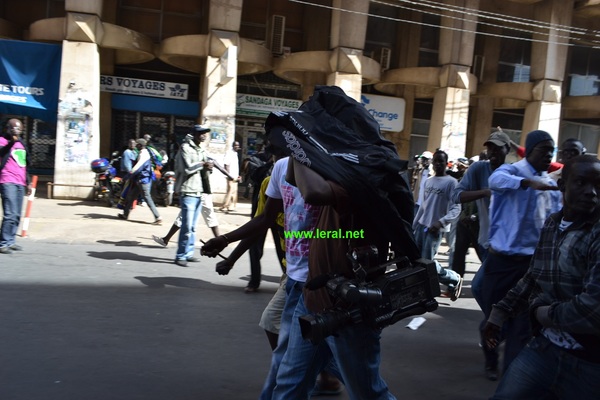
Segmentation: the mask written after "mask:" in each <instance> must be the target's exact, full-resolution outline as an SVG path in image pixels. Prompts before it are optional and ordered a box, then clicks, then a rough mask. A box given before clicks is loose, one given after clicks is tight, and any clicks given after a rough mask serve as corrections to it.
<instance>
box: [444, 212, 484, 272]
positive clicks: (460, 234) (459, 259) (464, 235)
mask: <svg viewBox="0 0 600 400" xmlns="http://www.w3.org/2000/svg"><path fill="white" fill-rule="evenodd" d="M478 236H479V223H478V222H477V221H467V222H464V221H458V222H457V223H456V240H455V241H454V257H453V259H452V265H451V267H452V270H453V271H454V272H456V273H458V274H459V275H460V276H463V277H464V276H465V270H466V259H467V251H468V250H469V247H473V248H474V249H475V252H476V253H477V257H479V261H483V260H482V255H481V253H480V251H479V245H478V244H477V239H478Z"/></svg>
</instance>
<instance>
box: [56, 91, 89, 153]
mask: <svg viewBox="0 0 600 400" xmlns="http://www.w3.org/2000/svg"><path fill="white" fill-rule="evenodd" d="M86 97H87V95H86V93H85V92H84V91H83V90H81V89H80V88H78V87H77V85H76V84H75V83H74V82H71V83H70V84H69V87H68V88H67V92H66V95H65V97H64V99H60V100H59V105H58V118H59V121H60V122H61V124H59V127H60V126H63V127H64V129H63V132H62V134H63V135H64V156H63V160H64V161H65V162H66V163H73V164H86V165H87V164H89V163H90V161H91V160H90V159H89V154H90V149H89V147H90V144H91V139H92V134H93V132H92V112H93V106H92V103H91V102H90V101H89V100H86Z"/></svg>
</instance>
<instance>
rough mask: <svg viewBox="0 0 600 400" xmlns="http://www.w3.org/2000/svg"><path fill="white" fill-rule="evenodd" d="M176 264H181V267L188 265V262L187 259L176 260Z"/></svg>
mask: <svg viewBox="0 0 600 400" xmlns="http://www.w3.org/2000/svg"><path fill="white" fill-rule="evenodd" d="M175 264H177V265H179V266H180V267H187V264H188V262H187V261H186V260H175Z"/></svg>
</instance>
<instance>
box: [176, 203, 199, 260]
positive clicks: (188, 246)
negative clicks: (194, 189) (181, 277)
mask: <svg viewBox="0 0 600 400" xmlns="http://www.w3.org/2000/svg"><path fill="white" fill-rule="evenodd" d="M179 203H180V205H181V231H180V232H179V240H178V241H177V254H176V256H175V259H177V260H182V261H184V260H187V259H188V258H190V257H193V256H194V245H195V244H196V225H198V219H199V218H200V215H201V214H202V212H201V210H202V200H201V199H200V197H194V196H181V197H180V198H179Z"/></svg>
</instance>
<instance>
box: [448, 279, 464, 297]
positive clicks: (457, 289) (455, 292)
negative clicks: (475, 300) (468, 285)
mask: <svg viewBox="0 0 600 400" xmlns="http://www.w3.org/2000/svg"><path fill="white" fill-rule="evenodd" d="M462 284H463V278H460V279H459V281H458V283H457V284H456V286H454V290H452V291H451V292H450V300H452V301H456V299H458V298H459V297H460V291H461V290H462Z"/></svg>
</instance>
